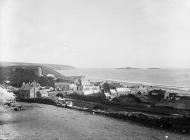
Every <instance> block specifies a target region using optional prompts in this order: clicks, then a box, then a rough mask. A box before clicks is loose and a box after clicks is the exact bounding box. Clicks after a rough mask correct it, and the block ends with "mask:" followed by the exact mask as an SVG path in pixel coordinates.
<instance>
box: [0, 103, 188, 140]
mask: <svg viewBox="0 0 190 140" xmlns="http://www.w3.org/2000/svg"><path fill="white" fill-rule="evenodd" d="M21 104H22V105H24V107H25V110H24V111H22V112H15V111H4V112H1V116H0V121H1V122H2V124H1V125H0V127H1V129H0V139H14V140H32V139H39V140H43V139H44V140H47V139H49V140H58V139H59V140H87V139H88V140H97V139H99V140H116V139H117V140H126V139H128V140H134V139H135V140H152V139H156V140H157V139H165V138H166V137H165V136H168V139H176V140H177V139H184V140H185V139H187V140H188V139H190V136H188V135H183V134H176V133H173V132H168V131H165V130H159V129H155V128H150V127H145V126H142V125H139V124H135V123H132V122H130V121H123V120H117V119H113V118H109V117H104V116H100V115H96V114H94V115H93V114H90V113H87V112H80V111H76V110H71V109H66V108H58V107H55V106H51V105H43V104H35V103H32V104H28V103H21Z"/></svg>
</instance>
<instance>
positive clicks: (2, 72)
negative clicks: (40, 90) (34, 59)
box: [0, 63, 73, 87]
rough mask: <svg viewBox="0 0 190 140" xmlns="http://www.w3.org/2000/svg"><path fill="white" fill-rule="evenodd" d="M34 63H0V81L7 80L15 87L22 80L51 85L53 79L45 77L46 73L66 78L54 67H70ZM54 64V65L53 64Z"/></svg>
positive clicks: (66, 67)
mask: <svg viewBox="0 0 190 140" xmlns="http://www.w3.org/2000/svg"><path fill="white" fill-rule="evenodd" d="M48 66H49V67H47V66H46V64H45V65H44V64H36V65H35V64H34V63H1V65H0V83H2V82H4V81H6V80H8V81H10V84H11V85H13V86H15V87H20V86H21V85H22V83H23V82H25V83H27V82H33V81H34V80H35V81H37V82H39V83H40V84H42V85H44V86H45V85H47V84H50V85H53V83H51V82H53V79H51V77H47V75H48V74H53V75H54V76H55V78H56V79H58V78H60V79H64V80H68V77H65V76H64V75H62V74H61V73H59V72H57V71H56V70H57V69H55V68H59V69H63V68H65V69H71V68H73V67H71V66H60V67H59V66H58V67H57V65H55V67H54V69H52V68H50V67H51V66H52V64H50V65H48ZM53 66H54V65H53Z"/></svg>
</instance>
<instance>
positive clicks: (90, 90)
mask: <svg viewBox="0 0 190 140" xmlns="http://www.w3.org/2000/svg"><path fill="white" fill-rule="evenodd" d="M98 92H100V89H99V87H98V86H84V87H83V93H84V95H90V94H94V93H98Z"/></svg>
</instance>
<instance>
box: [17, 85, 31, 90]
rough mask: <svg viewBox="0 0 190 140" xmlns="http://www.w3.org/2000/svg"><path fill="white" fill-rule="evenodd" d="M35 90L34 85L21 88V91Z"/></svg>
mask: <svg viewBox="0 0 190 140" xmlns="http://www.w3.org/2000/svg"><path fill="white" fill-rule="evenodd" d="M32 88H33V85H31V84H30V85H27V84H26V85H24V86H22V87H21V88H20V90H31V89H32Z"/></svg>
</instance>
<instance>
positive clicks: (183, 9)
mask: <svg viewBox="0 0 190 140" xmlns="http://www.w3.org/2000/svg"><path fill="white" fill-rule="evenodd" d="M189 37H190V1H189V0H0V61H13V62H35V63H51V64H63V65H71V66H75V67H78V68H115V67H127V66H131V67H142V68H146V67H161V68H186V67H188V68H190V38H189Z"/></svg>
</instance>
